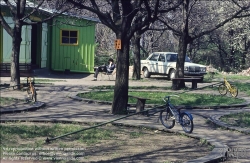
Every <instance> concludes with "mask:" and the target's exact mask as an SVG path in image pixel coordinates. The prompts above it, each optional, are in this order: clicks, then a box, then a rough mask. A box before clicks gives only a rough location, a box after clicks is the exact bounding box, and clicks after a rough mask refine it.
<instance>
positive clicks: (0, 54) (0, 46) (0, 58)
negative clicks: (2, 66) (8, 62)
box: [0, 25, 3, 63]
mask: <svg viewBox="0 0 250 163" xmlns="http://www.w3.org/2000/svg"><path fill="white" fill-rule="evenodd" d="M2 62H3V28H2V26H1V25H0V63H2Z"/></svg>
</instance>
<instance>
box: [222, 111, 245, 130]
mask: <svg viewBox="0 0 250 163" xmlns="http://www.w3.org/2000/svg"><path fill="white" fill-rule="evenodd" d="M220 120H221V121H223V122H225V123H227V124H230V125H233V126H237V127H247V128H250V113H249V112H243V113H236V114H229V115H225V116H223V117H221V118H220Z"/></svg>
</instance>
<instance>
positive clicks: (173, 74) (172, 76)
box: [169, 69, 176, 80]
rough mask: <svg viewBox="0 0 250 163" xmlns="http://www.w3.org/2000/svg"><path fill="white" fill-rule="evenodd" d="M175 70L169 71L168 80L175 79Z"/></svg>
mask: <svg viewBox="0 0 250 163" xmlns="http://www.w3.org/2000/svg"><path fill="white" fill-rule="evenodd" d="M175 72H176V71H175V69H172V70H171V71H170V73H169V78H170V80H172V79H173V78H175Z"/></svg>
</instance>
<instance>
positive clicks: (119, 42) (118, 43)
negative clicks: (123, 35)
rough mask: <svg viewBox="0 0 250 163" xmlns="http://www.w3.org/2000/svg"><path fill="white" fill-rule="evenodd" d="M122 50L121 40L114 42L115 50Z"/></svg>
mask: <svg viewBox="0 0 250 163" xmlns="http://www.w3.org/2000/svg"><path fill="white" fill-rule="evenodd" d="M121 48H122V43H121V39H116V40H115V49H117V50H120V49H121Z"/></svg>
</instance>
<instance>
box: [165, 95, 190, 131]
mask: <svg viewBox="0 0 250 163" xmlns="http://www.w3.org/2000/svg"><path fill="white" fill-rule="evenodd" d="M172 96H177V97H179V96H178V95H172ZM163 100H164V101H165V102H166V108H165V109H164V110H162V111H161V112H160V120H161V123H162V125H163V126H165V127H166V128H168V129H171V128H173V127H174V125H175V123H179V124H180V125H181V126H182V129H183V130H184V131H185V132H186V133H192V131H193V127H194V125H193V116H192V115H191V114H190V113H188V112H185V111H184V112H182V111H180V109H177V108H176V107H175V106H174V105H172V104H171V103H170V96H166V97H165V98H163Z"/></svg>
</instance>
